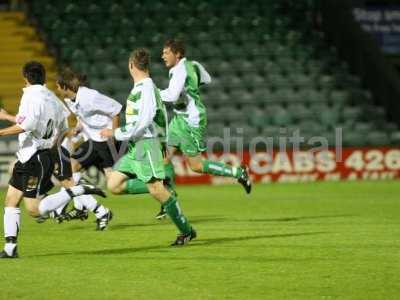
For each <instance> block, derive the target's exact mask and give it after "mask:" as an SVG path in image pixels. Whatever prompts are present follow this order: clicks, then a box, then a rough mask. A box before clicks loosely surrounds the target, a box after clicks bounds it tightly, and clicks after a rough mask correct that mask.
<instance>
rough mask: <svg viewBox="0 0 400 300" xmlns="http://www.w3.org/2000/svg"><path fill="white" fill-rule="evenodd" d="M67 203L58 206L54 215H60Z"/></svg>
mask: <svg viewBox="0 0 400 300" xmlns="http://www.w3.org/2000/svg"><path fill="white" fill-rule="evenodd" d="M67 205H68V203H67V204H65V205H62V206H60V207H59V208H57V209H56V210H55V213H56V215H57V216H59V215H61V214H62V213H63V211H64V208H65V207H66V206H67Z"/></svg>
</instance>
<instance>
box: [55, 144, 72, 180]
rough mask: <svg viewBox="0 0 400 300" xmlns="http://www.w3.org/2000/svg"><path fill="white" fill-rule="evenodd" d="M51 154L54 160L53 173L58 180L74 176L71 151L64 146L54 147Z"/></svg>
mask: <svg viewBox="0 0 400 300" xmlns="http://www.w3.org/2000/svg"><path fill="white" fill-rule="evenodd" d="M51 156H52V158H53V162H54V172H53V175H54V177H55V178H57V180H58V181H63V180H66V179H69V178H72V167H71V155H70V154H69V151H68V150H67V149H66V148H64V147H62V146H59V147H53V148H52V149H51Z"/></svg>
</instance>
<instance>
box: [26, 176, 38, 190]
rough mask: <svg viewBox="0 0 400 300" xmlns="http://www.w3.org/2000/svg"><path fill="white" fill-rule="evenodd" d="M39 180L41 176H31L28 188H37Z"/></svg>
mask: <svg viewBox="0 0 400 300" xmlns="http://www.w3.org/2000/svg"><path fill="white" fill-rule="evenodd" d="M38 182H39V178H38V177H34V176H30V177H29V179H28V184H27V188H28V189H35V188H36V187H37V185H38Z"/></svg>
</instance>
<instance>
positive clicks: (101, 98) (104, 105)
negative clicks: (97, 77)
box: [93, 93, 122, 117]
mask: <svg viewBox="0 0 400 300" xmlns="http://www.w3.org/2000/svg"><path fill="white" fill-rule="evenodd" d="M93 109H95V110H97V111H98V112H101V113H102V114H104V115H107V116H111V117H115V116H116V115H118V114H119V113H120V112H121V109H122V105H121V104H120V103H119V102H117V101H115V100H114V99H112V98H110V97H108V96H106V95H103V94H100V93H99V94H98V95H97V96H96V98H95V101H94V102H93Z"/></svg>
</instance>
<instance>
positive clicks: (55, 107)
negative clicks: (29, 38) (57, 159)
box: [0, 62, 105, 258]
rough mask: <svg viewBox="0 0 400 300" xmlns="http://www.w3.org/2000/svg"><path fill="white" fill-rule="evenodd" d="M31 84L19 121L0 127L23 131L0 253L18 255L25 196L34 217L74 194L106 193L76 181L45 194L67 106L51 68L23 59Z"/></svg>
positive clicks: (10, 132) (1, 255)
mask: <svg viewBox="0 0 400 300" xmlns="http://www.w3.org/2000/svg"><path fill="white" fill-rule="evenodd" d="M22 73H23V77H24V80H25V84H26V87H25V88H24V89H23V91H24V93H23V96H22V98H21V103H20V105H19V110H18V114H17V116H16V117H15V119H14V120H15V123H16V124H15V125H12V126H10V127H7V128H4V129H1V130H0V136H7V135H14V134H18V140H19V149H18V152H17V157H18V161H17V162H16V164H15V165H14V168H13V173H12V177H11V179H10V182H9V186H8V190H7V194H6V199H5V208H4V236H5V246H4V250H3V251H2V252H1V253H0V258H17V257H18V252H17V237H18V232H19V228H20V213H21V212H20V208H19V204H20V202H21V200H22V199H24V202H25V206H26V208H27V210H28V212H29V214H30V215H31V216H33V217H39V216H47V215H48V214H49V213H50V212H51V211H54V210H55V209H57V208H59V207H60V206H64V205H65V204H66V203H68V202H69V201H70V200H71V199H72V198H73V197H76V196H80V195H83V194H98V195H101V196H105V195H104V193H103V192H102V191H101V190H99V189H97V188H95V187H94V186H90V185H77V186H72V187H70V188H67V189H65V190H61V191H59V192H58V193H55V194H52V195H49V196H46V193H47V192H49V191H50V190H51V188H52V187H53V183H52V182H51V176H52V173H53V169H54V162H53V159H52V155H51V150H50V149H51V148H52V147H53V145H54V144H55V139H56V138H57V137H58V136H59V135H60V134H61V132H63V131H64V130H65V129H66V128H65V126H64V124H65V122H64V121H65V120H64V118H65V117H64V114H63V107H62V105H61V103H60V102H59V100H58V99H57V97H56V96H55V95H54V94H53V93H52V92H51V91H50V90H48V89H47V88H46V87H45V86H44V83H45V78H46V73H45V69H44V67H43V65H42V64H40V63H38V62H29V63H27V64H25V65H24V67H23V70H22Z"/></svg>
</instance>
